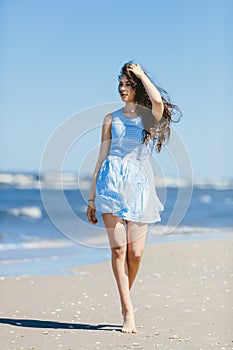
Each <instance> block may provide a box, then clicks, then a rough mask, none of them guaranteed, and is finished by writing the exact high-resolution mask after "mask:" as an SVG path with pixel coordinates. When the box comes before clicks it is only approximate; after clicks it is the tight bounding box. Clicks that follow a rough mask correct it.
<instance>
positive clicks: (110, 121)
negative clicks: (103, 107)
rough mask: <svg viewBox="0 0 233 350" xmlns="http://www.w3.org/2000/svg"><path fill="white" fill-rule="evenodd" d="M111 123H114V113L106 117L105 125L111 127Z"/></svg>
mask: <svg viewBox="0 0 233 350" xmlns="http://www.w3.org/2000/svg"><path fill="white" fill-rule="evenodd" d="M111 123H112V113H109V114H107V115H106V116H105V117H104V121H103V124H104V125H111Z"/></svg>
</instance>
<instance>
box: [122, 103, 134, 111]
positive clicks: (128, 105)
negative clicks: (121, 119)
mask: <svg viewBox="0 0 233 350" xmlns="http://www.w3.org/2000/svg"><path fill="white" fill-rule="evenodd" d="M124 111H125V112H126V113H136V104H135V103H133V102H128V103H126V104H125V107H124Z"/></svg>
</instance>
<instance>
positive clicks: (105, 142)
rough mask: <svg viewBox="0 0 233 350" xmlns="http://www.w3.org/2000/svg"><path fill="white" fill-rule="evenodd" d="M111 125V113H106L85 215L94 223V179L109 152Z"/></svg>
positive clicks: (95, 221)
mask: <svg viewBox="0 0 233 350" xmlns="http://www.w3.org/2000/svg"><path fill="white" fill-rule="evenodd" d="M111 126H112V115H111V114H107V115H106V117H105V118H104V122H103V126H102V136H101V146H100V152H99V158H98V161H97V163H96V166H95V170H94V174H93V177H92V185H91V191H90V196H89V200H90V201H88V207H87V212H86V215H87V217H88V221H90V222H91V223H92V224H96V223H97V222H98V221H97V218H96V208H95V202H94V200H95V187H96V180H97V176H98V173H99V170H100V168H101V166H102V164H103V162H104V160H105V159H106V157H107V156H108V154H109V150H110V145H111Z"/></svg>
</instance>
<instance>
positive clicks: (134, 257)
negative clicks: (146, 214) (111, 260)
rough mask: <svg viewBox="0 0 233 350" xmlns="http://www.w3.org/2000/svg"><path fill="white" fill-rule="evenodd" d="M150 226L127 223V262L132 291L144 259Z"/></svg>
mask: <svg viewBox="0 0 233 350" xmlns="http://www.w3.org/2000/svg"><path fill="white" fill-rule="evenodd" d="M147 229H148V225H147V224H145V223H138V222H132V221H129V222H128V223H127V240H128V244H127V262H128V278H129V289H131V287H132V285H133V282H134V280H135V277H136V275H137V272H138V269H139V265H140V262H141V259H142V255H143V251H144V247H145V241H146V232H147Z"/></svg>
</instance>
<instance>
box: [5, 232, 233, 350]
mask: <svg viewBox="0 0 233 350" xmlns="http://www.w3.org/2000/svg"><path fill="white" fill-rule="evenodd" d="M232 247H233V239H232V238H229V239H209V240H193V241H182V242H167V243H160V244H147V245H146V249H145V253H144V256H143V261H142V265H141V269H140V271H139V274H138V277H137V280H136V282H135V285H134V287H133V289H132V299H133V302H134V307H135V317H136V324H137V329H138V334H136V335H134V334H123V333H121V325H122V318H121V313H120V304H119V299H118V293H117V289H116V284H115V280H114V277H113V274H112V270H111V264H110V262H105V263H100V264H95V265H88V266H81V267H78V268H76V269H75V274H69V275H62V276H43V277H5V278H4V277H2V278H1V281H0V285H1V287H0V293H1V300H0V312H1V313H0V330H1V341H0V342H1V346H0V349H1V350H13V349H17V350H19V349H27V350H28V349H34V350H55V349H56V350H57V349H64V350H71V349H72V350H76V349H101V350H102V349H103V350H105V349H106V350H107V349H145V350H150V349H164V350H172V349H185V350H189V349H190V350H191V349H193V350H194V349H195V350H201V349H202V350H209V349H227V350H228V349H233V300H232V299H233V254H232Z"/></svg>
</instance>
